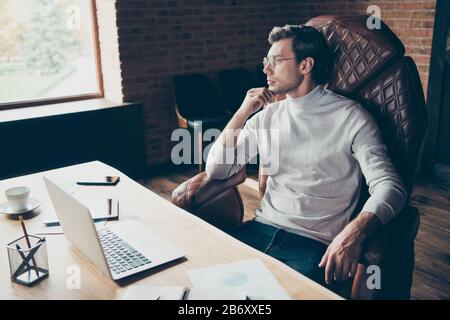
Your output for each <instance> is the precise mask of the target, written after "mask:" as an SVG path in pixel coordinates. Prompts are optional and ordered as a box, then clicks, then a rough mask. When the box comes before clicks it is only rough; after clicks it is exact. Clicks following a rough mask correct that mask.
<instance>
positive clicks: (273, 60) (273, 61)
mask: <svg viewBox="0 0 450 320" xmlns="http://www.w3.org/2000/svg"><path fill="white" fill-rule="evenodd" d="M293 59H297V58H279V59H277V57H276V56H270V57H264V59H263V65H264V68H265V67H266V66H267V65H269V66H270V67H271V68H272V69H273V68H275V67H276V66H277V62H278V61H283V60H293Z"/></svg>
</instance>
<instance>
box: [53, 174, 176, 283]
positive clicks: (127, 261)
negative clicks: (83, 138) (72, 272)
mask: <svg viewBox="0 0 450 320" xmlns="http://www.w3.org/2000/svg"><path fill="white" fill-rule="evenodd" d="M44 183H45V186H46V188H47V191H48V193H49V196H50V199H51V201H52V203H53V206H54V208H55V211H56V215H57V216H58V218H59V222H60V224H61V227H62V229H63V231H64V236H65V237H66V239H67V240H68V241H69V242H70V243H71V244H72V245H73V246H74V247H75V248H76V249H77V250H78V251H80V252H81V253H82V254H83V255H85V256H86V257H87V258H88V259H89V260H90V261H91V262H92V263H94V264H95V265H96V266H97V267H98V268H99V269H100V270H101V271H102V272H103V273H105V274H107V275H110V276H111V277H112V279H113V280H119V279H123V278H126V277H128V276H131V275H134V274H136V273H139V272H141V271H144V270H148V269H152V268H154V267H157V266H160V265H162V264H164V263H167V262H171V261H174V260H176V259H179V258H182V257H183V256H184V253H183V252H181V251H180V250H178V249H177V248H175V247H173V246H172V245H170V244H168V243H166V242H165V241H164V240H162V239H160V238H158V237H157V236H156V235H154V234H153V233H152V232H151V231H150V230H148V229H146V228H144V227H142V226H141V225H140V224H139V223H137V222H135V221H125V222H120V223H116V224H113V225H111V226H108V227H103V228H99V229H96V227H95V224H94V221H93V220H92V217H91V214H90V212H89V209H88V208H87V207H86V206H85V205H83V204H82V203H81V202H80V201H78V200H77V199H75V198H74V197H73V196H71V195H69V194H68V193H67V192H65V191H64V190H63V189H61V188H60V187H58V186H57V185H56V184H55V183H53V182H52V181H50V180H49V179H48V178H46V177H44Z"/></svg>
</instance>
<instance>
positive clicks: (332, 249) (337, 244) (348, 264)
mask: <svg viewBox="0 0 450 320" xmlns="http://www.w3.org/2000/svg"><path fill="white" fill-rule="evenodd" d="M379 227H381V221H380V220H379V218H378V217H377V216H376V215H375V214H373V213H371V212H362V213H360V214H359V215H358V216H357V217H356V218H355V219H354V220H353V221H352V222H350V223H349V224H348V225H347V226H346V227H345V228H344V230H342V231H341V232H340V233H339V234H338V235H337V236H336V237H335V238H334V239H333V241H332V242H331V244H330V245H329V246H328V249H327V251H326V252H325V254H324V255H323V257H322V260H321V261H320V263H319V267H320V268H323V267H325V282H326V283H327V284H330V283H331V281H332V280H333V279H334V280H337V281H344V280H346V279H348V278H351V277H353V276H354V275H355V273H356V268H357V267H358V261H359V257H360V256H361V253H362V246H363V243H364V241H365V240H366V239H367V238H369V237H370V236H371V235H372V234H373V233H375V231H376V230H377V229H378V228H379Z"/></svg>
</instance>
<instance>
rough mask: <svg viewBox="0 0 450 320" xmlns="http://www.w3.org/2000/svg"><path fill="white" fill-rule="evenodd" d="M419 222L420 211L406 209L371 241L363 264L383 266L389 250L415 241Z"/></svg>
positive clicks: (366, 249)
mask: <svg viewBox="0 0 450 320" xmlns="http://www.w3.org/2000/svg"><path fill="white" fill-rule="evenodd" d="M419 222H420V214H419V210H417V208H415V207H410V206H407V207H405V208H404V209H403V210H402V211H401V212H400V213H399V214H398V215H397V216H396V217H395V218H394V219H392V221H390V222H389V223H388V224H387V225H386V226H384V228H383V229H382V230H380V231H379V232H378V233H377V234H375V235H374V236H373V237H372V238H371V239H369V241H368V242H367V244H366V247H365V250H364V255H363V257H362V261H361V263H362V264H364V265H366V266H368V265H381V262H382V261H383V259H384V257H385V255H386V251H387V249H389V250H392V249H393V247H400V248H401V247H402V245H403V244H406V243H411V242H413V241H414V239H415V237H416V234H417V231H418V229H419ZM394 244H395V245H394Z"/></svg>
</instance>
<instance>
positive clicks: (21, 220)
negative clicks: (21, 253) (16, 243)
mask: <svg viewBox="0 0 450 320" xmlns="http://www.w3.org/2000/svg"><path fill="white" fill-rule="evenodd" d="M19 220H20V224H21V225H22V230H23V233H24V234H25V241H26V243H27V246H28V249H31V243H30V239H29V238H28V232H27V228H25V223H24V222H23V218H22V216H19ZM30 254H31V253H30ZM31 260H32V261H33V265H34V271H36V275H37V276H38V278H39V271H38V267H37V264H36V260H35V259H34V257H33V258H31Z"/></svg>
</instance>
